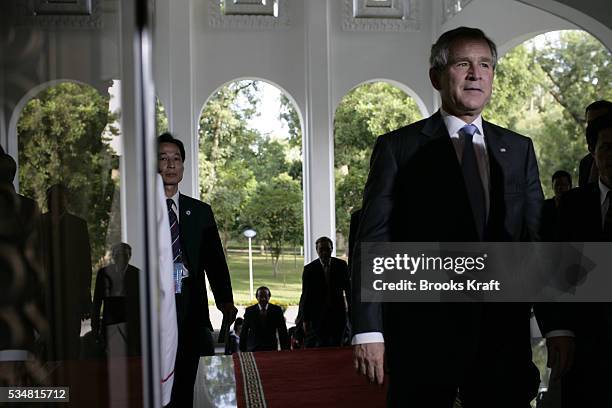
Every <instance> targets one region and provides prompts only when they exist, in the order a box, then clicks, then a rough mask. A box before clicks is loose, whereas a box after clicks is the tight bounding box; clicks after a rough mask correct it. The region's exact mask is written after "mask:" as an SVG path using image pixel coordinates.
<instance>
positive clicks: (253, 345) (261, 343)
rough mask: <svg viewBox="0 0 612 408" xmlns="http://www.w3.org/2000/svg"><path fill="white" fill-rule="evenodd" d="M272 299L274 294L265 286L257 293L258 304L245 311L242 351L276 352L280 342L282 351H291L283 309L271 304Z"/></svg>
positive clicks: (241, 339)
mask: <svg viewBox="0 0 612 408" xmlns="http://www.w3.org/2000/svg"><path fill="white" fill-rule="evenodd" d="M270 297H272V293H271V292H270V289H268V288H267V287H265V286H261V287H259V288H258V289H257V291H255V298H257V304H256V305H253V306H249V307H247V308H246V310H245V311H244V323H243V325H242V329H241V331H240V351H276V350H278V343H279V341H280V346H281V349H282V350H289V334H288V333H287V324H286V323H285V316H284V315H283V309H281V308H280V306H277V305H273V304H272V303H269V302H270ZM277 335H278V341H277V340H276V336H277Z"/></svg>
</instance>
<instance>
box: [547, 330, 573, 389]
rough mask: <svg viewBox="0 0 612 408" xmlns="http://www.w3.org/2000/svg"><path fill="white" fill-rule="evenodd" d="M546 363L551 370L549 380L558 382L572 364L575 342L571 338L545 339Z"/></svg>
mask: <svg viewBox="0 0 612 408" xmlns="http://www.w3.org/2000/svg"><path fill="white" fill-rule="evenodd" d="M546 348H547V349H548V361H547V363H546V365H547V366H548V367H550V369H551V377H550V378H551V380H558V379H559V378H561V377H562V376H564V375H565V374H566V373H567V372H568V370H569V369H570V368H571V367H572V364H573V363H574V352H575V350H576V341H575V339H574V338H573V337H571V336H558V337H549V338H547V339H546Z"/></svg>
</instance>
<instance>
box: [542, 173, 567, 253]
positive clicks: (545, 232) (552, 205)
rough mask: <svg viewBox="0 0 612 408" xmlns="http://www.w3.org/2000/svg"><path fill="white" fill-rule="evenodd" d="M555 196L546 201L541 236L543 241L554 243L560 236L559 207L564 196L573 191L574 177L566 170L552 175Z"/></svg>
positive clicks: (543, 208) (543, 209) (543, 207)
mask: <svg viewBox="0 0 612 408" xmlns="http://www.w3.org/2000/svg"><path fill="white" fill-rule="evenodd" d="M552 186H553V191H554V193H555V196H554V197H553V198H549V199H548V200H544V205H543V206H542V221H541V224H540V225H541V227H540V235H541V237H542V241H554V240H556V239H557V237H558V235H559V207H560V205H561V197H562V196H563V194H565V193H566V192H568V191H569V190H571V189H572V176H570V174H569V173H568V172H567V171H565V170H557V171H555V173H554V174H553V175H552Z"/></svg>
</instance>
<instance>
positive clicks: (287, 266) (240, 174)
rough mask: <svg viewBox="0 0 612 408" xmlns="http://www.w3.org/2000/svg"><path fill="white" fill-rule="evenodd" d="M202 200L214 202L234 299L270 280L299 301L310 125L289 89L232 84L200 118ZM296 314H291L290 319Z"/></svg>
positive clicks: (246, 297)
mask: <svg viewBox="0 0 612 408" xmlns="http://www.w3.org/2000/svg"><path fill="white" fill-rule="evenodd" d="M199 152H200V157H199V163H198V165H199V173H200V177H199V178H200V198H201V199H202V200H203V201H205V202H207V203H209V204H211V206H212V209H213V211H214V214H215V218H216V222H217V226H218V229H219V234H220V236H221V240H222V243H223V246H224V249H225V252H226V257H227V260H228V264H229V267H230V273H231V276H232V286H233V292H234V301H235V302H236V303H238V304H246V303H248V302H251V300H252V299H253V298H254V294H253V293H251V289H250V278H249V257H248V256H249V254H248V244H249V242H248V240H247V238H245V237H244V235H243V232H244V230H246V229H248V228H251V229H254V230H255V231H256V233H257V235H256V236H255V238H253V241H252V247H253V275H254V282H253V287H254V289H256V288H257V287H259V286H267V287H269V288H270V289H271V291H272V293H273V296H274V297H273V301H274V302H276V303H281V304H286V305H296V304H297V303H298V302H299V296H300V291H301V280H300V279H301V272H302V266H303V250H302V248H303V239H304V234H303V231H304V227H303V188H302V125H301V123H300V117H299V114H298V112H297V109H296V107H295V105H294V103H293V102H292V99H291V97H290V96H289V95H287V94H286V93H284V92H283V91H282V90H281V89H280V88H278V87H276V86H274V85H272V84H270V83H268V82H265V81H262V80H255V79H241V80H236V81H233V82H229V83H226V84H225V85H223V86H221V87H220V88H218V89H217V91H215V93H214V94H213V95H211V97H210V98H209V99H208V101H207V102H206V104H205V105H204V108H203V110H202V113H201V115H200V119H199ZM289 319H290V318H289Z"/></svg>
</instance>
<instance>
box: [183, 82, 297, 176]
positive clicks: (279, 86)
mask: <svg viewBox="0 0 612 408" xmlns="http://www.w3.org/2000/svg"><path fill="white" fill-rule="evenodd" d="M239 81H261V82H265V83H267V84H269V85H272V86H273V87H275V88H277V89H279V90H280V91H281V92H282V93H283V94H284V95H285V96H286V97H287V98H288V99H289V101H290V102H291V103H292V104H293V107H294V108H295V111H296V112H297V114H298V118H299V120H300V127H301V129H300V130H301V131H302V137H305V135H306V133H305V128H304V115H303V114H302V108H301V107H300V105H299V104H298V103H297V101H296V100H295V98H294V97H293V95H291V93H290V92H289V91H287V90H286V89H285V88H284V87H282V86H281V85H279V84H278V83H276V82H274V81H271V80H269V79H266V78H262V77H256V76H244V77H237V78H234V79H230V80H229V81H225V82H223V83H222V84H221V85H219V86H217V87H216V88H215V89H214V90H213V91H212V92H211V93H210V94H209V95H208V96H207V97H206V99H205V100H204V103H202V105H201V107H200V110H199V113H198V115H197V116H196V118H195V120H196V126H195V128H196V129H198V125H199V121H200V117H201V116H202V112H204V107H205V106H206V105H207V104H208V102H209V101H210V98H212V96H213V95H214V94H216V93H217V92H218V91H219V89H221V88H222V87H224V86H225V85H227V84H231V83H232V82H239ZM194 137H196V138H197V137H198V135H197V132H196V134H195V136H194ZM303 144H304V141H303V140H302V145H303ZM302 161H303V160H302ZM196 181H198V185H199V180H196Z"/></svg>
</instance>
